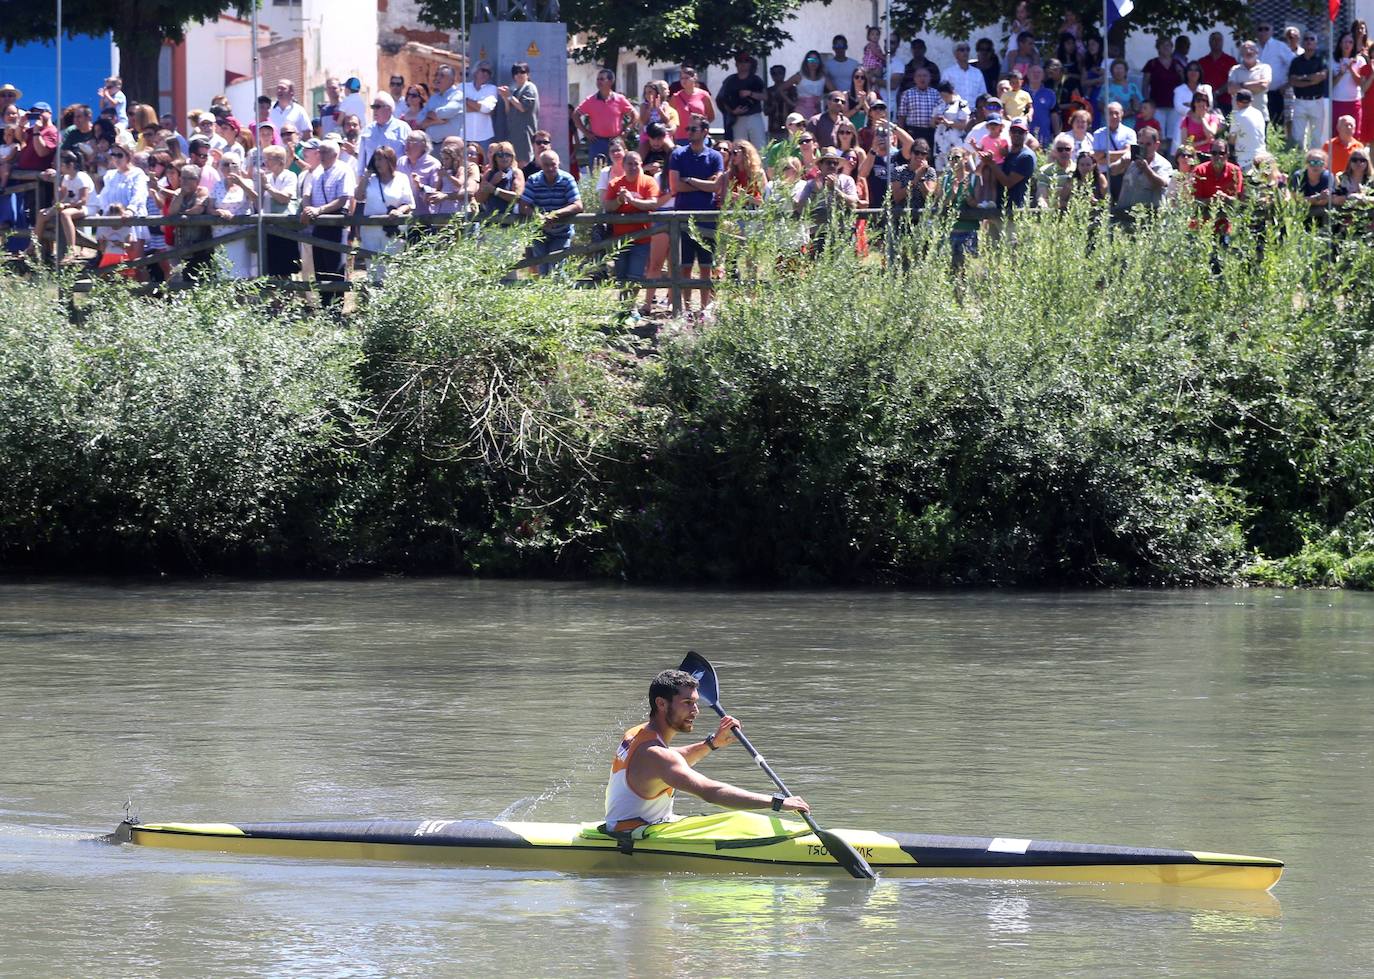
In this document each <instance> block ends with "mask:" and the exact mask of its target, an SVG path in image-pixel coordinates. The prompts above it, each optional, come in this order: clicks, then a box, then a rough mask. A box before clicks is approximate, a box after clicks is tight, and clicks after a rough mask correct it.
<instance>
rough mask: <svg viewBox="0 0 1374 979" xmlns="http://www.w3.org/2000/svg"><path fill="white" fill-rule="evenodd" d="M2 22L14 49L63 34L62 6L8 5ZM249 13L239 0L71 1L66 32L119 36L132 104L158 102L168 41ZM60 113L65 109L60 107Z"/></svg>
mask: <svg viewBox="0 0 1374 979" xmlns="http://www.w3.org/2000/svg"><path fill="white" fill-rule="evenodd" d="M5 6H6V7H7V8H11V9H7V10H6V11H5V16H4V17H3V18H0V41H4V42H5V49H6V50H9V49H10V48H12V47H14V45H16V44H23V43H25V42H28V41H51V40H53V38H55V37H56V36H57V10H56V5H55V4H53V3H50V2H46V0H44V2H38V0H35V2H31V3H23V4H19V3H15V4H6V5H5ZM231 8H233V9H236V10H247V9H248V3H247V2H238V0H65V2H64V3H63V4H62V29H63V30H64V31H66V33H67V36H68V37H73V36H75V35H78V34H91V35H101V34H113V35H114V41H115V43H116V44H118V45H119V71H120V76H121V77H122V78H123V79H124V91H125V92H126V93H127V94H128V96H129V101H131V102H134V101H137V102H150V103H153V104H156V102H157V92H158V83H157V62H158V57H159V56H160V55H161V54H162V45H163V43H164V42H166V41H181V40H183V39H184V38H185V28H186V25H187V24H189V23H190V22H191V21H198V22H202V23H203V22H205V21H207V20H210V19H212V18H214V17H218V16H219V15H220V14H222V13H224V12H225V11H226V10H229V9H231ZM58 108H59V109H60V106H59V107H58Z"/></svg>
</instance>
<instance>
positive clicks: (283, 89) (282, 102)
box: [268, 78, 323, 132]
mask: <svg viewBox="0 0 1374 979" xmlns="http://www.w3.org/2000/svg"><path fill="white" fill-rule="evenodd" d="M268 117H269V118H270V119H271V120H272V129H273V131H275V132H281V128H282V126H284V125H286V124H287V123H288V122H289V123H291V124H292V125H293V126H295V127H296V131H297V132H306V131H307V130H309V129H310V113H308V112H306V111H305V106H303V105H301V104H300V103H299V102H297V101H296V86H295V85H294V84H292V82H291V79H289V78H282V79H280V80H278V82H277V100H276V101H275V102H273V103H272V108H271V110H270V112H269V113H268ZM321 125H323V118H321Z"/></svg>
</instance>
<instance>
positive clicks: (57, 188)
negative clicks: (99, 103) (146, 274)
mask: <svg viewBox="0 0 1374 979" xmlns="http://www.w3.org/2000/svg"><path fill="white" fill-rule="evenodd" d="M54 42H55V43H56V45H57V111H58V112H61V111H62V0H57V36H56V37H55V38H54ZM57 131H58V132H59V133H60V132H61V131H62V117H61V116H58V117H57ZM55 169H56V171H57V172H56V173H54V174H53V178H52V182H53V197H52V199H53V202H54V205H57V204H60V203H61V200H62V144H61V143H60V142H59V143H58V150H57V166H56V167H55ZM34 203H41V199H40V198H39V197H38V195H37V194H35V195H34ZM34 217H35V219H36V218H37V215H34ZM53 225H54V227H56V228H57V238H56V241H57V247H55V248H54V249H53V255H54V256H55V257H54V259H53V261H54V263H55V264H56V265H57V266H58V267H61V265H62V259H63V258H65V257H66V254H65V253H66V250H67V249H66V242H64V241H63V240H62V222H61V221H60V220H59V221H54V222H53ZM72 244H75V242H72ZM33 247H34V248H35V249H36V250H37V252H38V254H39V255H42V254H43V243H42V242H41V241H36V242H34V243H33Z"/></svg>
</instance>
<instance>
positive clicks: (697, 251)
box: [678, 224, 716, 270]
mask: <svg viewBox="0 0 1374 979" xmlns="http://www.w3.org/2000/svg"><path fill="white" fill-rule="evenodd" d="M697 230H698V231H703V232H705V231H710V232H712V233H714V232H715V230H716V226H715V225H714V224H709V225H708V224H698V225H697ZM681 241H682V248H681V250H680V251H679V259H678V260H679V262H680V263H681V265H682V268H683V269H684V270H686V269H690V268H691V267H692V266H693V265H696V264H700V265H701V267H702V268H710V267H711V266H712V265H714V264H715V262H716V253H715V248H714V247H713V245H712V239H709V238H704V239H703V240H701V241H698V240H697V239H695V238H693V237H692V233H691V232H690V231H689V230H688V229H686V228H683V229H682V237H681Z"/></svg>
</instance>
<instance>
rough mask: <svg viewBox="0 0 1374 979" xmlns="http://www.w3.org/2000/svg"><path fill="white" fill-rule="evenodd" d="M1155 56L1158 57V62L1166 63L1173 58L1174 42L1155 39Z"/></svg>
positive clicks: (1164, 38) (1166, 39) (1165, 38)
mask: <svg viewBox="0 0 1374 979" xmlns="http://www.w3.org/2000/svg"><path fill="white" fill-rule="evenodd" d="M1155 54H1157V55H1159V60H1160V61H1168V60H1169V59H1170V58H1172V57H1173V56H1174V42H1173V41H1171V40H1169V38H1167V37H1161V38H1156V40H1155Z"/></svg>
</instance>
